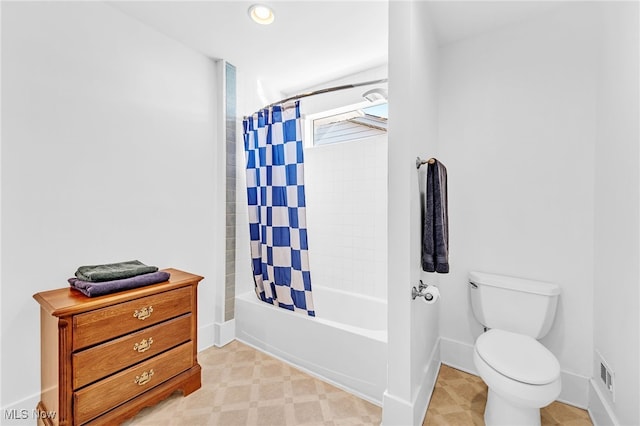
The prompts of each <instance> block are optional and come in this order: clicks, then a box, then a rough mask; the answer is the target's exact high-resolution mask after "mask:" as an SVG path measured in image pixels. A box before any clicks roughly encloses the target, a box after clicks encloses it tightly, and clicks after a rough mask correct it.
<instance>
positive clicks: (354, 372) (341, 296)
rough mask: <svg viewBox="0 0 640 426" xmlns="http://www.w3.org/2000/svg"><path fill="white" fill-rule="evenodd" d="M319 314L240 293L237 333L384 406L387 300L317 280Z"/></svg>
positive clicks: (317, 307)
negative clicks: (297, 310) (278, 306)
mask: <svg viewBox="0 0 640 426" xmlns="http://www.w3.org/2000/svg"><path fill="white" fill-rule="evenodd" d="M313 301H314V307H315V312H316V317H308V316H305V315H301V314H299V313H294V312H290V311H288V310H286V309H282V308H277V307H275V306H272V305H269V304H268V303H264V302H262V301H260V300H258V299H257V298H256V295H255V294H254V293H253V292H248V293H244V294H240V295H237V296H236V306H235V322H236V338H237V339H238V340H239V341H241V342H243V343H246V344H248V345H250V346H253V347H255V348H257V349H259V350H261V351H263V352H266V353H268V354H270V355H273V356H275V357H276V358H279V359H281V360H283V361H285V362H287V363H289V364H291V365H293V366H295V367H297V368H299V369H301V370H303V371H305V372H307V373H309V374H311V375H313V376H315V377H318V378H320V379H321V380H324V381H326V382H329V383H331V384H333V385H335V386H337V387H339V388H342V389H344V390H346V391H348V392H350V393H352V394H354V395H357V396H358V397H360V398H363V399H366V400H367V401H370V402H372V403H374V404H376V405H379V406H382V394H383V393H384V391H385V388H386V385H387V330H386V329H387V304H386V302H385V301H384V300H381V299H377V298H373V297H367V296H360V295H355V294H353V293H348V292H344V291H340V290H334V289H331V288H328V287H322V286H317V285H316V286H314V287H313Z"/></svg>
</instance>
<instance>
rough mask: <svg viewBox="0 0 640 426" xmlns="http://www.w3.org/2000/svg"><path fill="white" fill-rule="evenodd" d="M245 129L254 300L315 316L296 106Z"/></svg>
mask: <svg viewBox="0 0 640 426" xmlns="http://www.w3.org/2000/svg"><path fill="white" fill-rule="evenodd" d="M243 127H244V148H245V154H246V160H247V198H248V202H249V230H250V238H251V258H252V263H253V276H254V280H255V290H256V294H257V296H258V298H260V299H261V300H263V301H265V302H267V303H271V304H273V305H277V306H280V307H281V308H285V309H289V310H292V311H300V312H304V313H306V314H308V315H310V316H315V312H314V308H313V298H312V296H311V275H310V273H309V254H308V246H307V225H306V213H305V208H306V205H305V197H304V162H303V152H302V126H301V119H300V102H299V101H294V102H290V103H287V104H283V105H276V106H274V107H272V108H269V109H264V110H261V111H259V112H257V113H255V114H254V115H253V116H251V117H248V118H246V119H245V120H244V121H243Z"/></svg>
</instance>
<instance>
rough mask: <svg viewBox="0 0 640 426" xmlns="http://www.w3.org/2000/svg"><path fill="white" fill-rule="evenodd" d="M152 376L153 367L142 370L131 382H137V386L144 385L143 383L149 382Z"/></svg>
mask: <svg viewBox="0 0 640 426" xmlns="http://www.w3.org/2000/svg"><path fill="white" fill-rule="evenodd" d="M152 376H153V368H152V369H151V370H149V371H144V372H143V373H142V374H141V375H139V376H136V379H135V380H134V381H133V383H137V384H138V386H142V385H145V384H147V383H149V381H150V380H151V377H152Z"/></svg>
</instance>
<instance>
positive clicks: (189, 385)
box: [181, 364, 202, 396]
mask: <svg viewBox="0 0 640 426" xmlns="http://www.w3.org/2000/svg"><path fill="white" fill-rule="evenodd" d="M200 370H201V368H200V364H196V365H194V366H193V367H191V377H189V378H188V379H187V380H185V381H184V384H183V385H182V386H181V389H182V393H183V395H184V396H187V395H189V394H191V393H193V392H195V391H197V390H198V389H200V387H202V376H201V374H200Z"/></svg>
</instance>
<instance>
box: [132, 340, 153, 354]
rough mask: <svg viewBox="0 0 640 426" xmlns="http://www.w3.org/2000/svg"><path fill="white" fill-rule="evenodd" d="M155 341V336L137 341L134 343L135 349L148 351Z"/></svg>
mask: <svg viewBox="0 0 640 426" xmlns="http://www.w3.org/2000/svg"><path fill="white" fill-rule="evenodd" d="M152 343H153V337H149V338H148V339H142V340H141V341H140V343H136V344H135V345H133V350H134V351H136V352H140V353H142V352H146V351H148V350H149V349H151V344H152Z"/></svg>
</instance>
